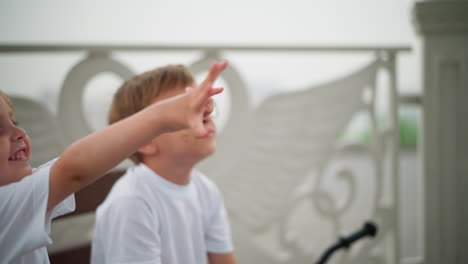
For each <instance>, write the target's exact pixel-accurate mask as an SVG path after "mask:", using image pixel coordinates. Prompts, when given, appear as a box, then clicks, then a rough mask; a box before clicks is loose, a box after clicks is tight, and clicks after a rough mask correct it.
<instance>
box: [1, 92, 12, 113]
mask: <svg viewBox="0 0 468 264" xmlns="http://www.w3.org/2000/svg"><path fill="white" fill-rule="evenodd" d="M0 97H1V98H3V100H5V102H6V103H7V105H8V106H9V107H10V108H11V109H12V110H13V103H12V102H11V99H10V97H8V95H7V94H6V93H4V92H3V91H2V90H0Z"/></svg>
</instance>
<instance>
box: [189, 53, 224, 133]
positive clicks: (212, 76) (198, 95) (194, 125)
mask: <svg viewBox="0 0 468 264" xmlns="http://www.w3.org/2000/svg"><path fill="white" fill-rule="evenodd" d="M227 65H228V63H227V61H222V62H214V63H213V64H212V65H211V68H210V71H209V73H208V75H207V76H206V78H205V80H203V82H201V83H200V84H199V85H198V86H197V87H195V88H187V89H186V95H187V98H188V100H189V101H188V109H187V111H186V121H187V123H188V126H189V127H190V128H191V129H193V130H194V131H195V135H196V136H197V137H204V136H206V135H207V134H208V133H209V131H208V130H207V129H206V128H205V126H204V125H203V118H204V116H205V115H206V114H207V113H206V112H207V110H206V109H207V105H209V104H210V100H212V99H210V98H211V96H213V95H216V94H219V93H221V92H222V91H223V88H213V84H214V82H215V81H216V79H217V78H218V76H219V75H220V74H221V73H222V72H223V71H224V69H226V67H227ZM208 111H209V112H210V113H211V112H212V111H213V107H208Z"/></svg>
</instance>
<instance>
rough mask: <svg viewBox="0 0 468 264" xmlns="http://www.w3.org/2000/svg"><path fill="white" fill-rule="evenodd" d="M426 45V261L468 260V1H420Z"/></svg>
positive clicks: (418, 9) (417, 16) (419, 14)
mask: <svg viewBox="0 0 468 264" xmlns="http://www.w3.org/2000/svg"><path fill="white" fill-rule="evenodd" d="M414 15H415V20H416V23H417V24H416V26H417V29H418V31H419V33H420V34H421V37H422V45H423V54H424V56H423V58H424V61H423V82H424V83H423V87H424V94H423V129H422V132H423V141H422V150H423V173H424V174H423V175H424V181H425V186H424V192H425V193H424V195H425V199H424V200H425V213H424V216H425V239H424V240H425V252H424V260H423V262H424V263H468V251H467V250H466V249H467V247H468V225H467V223H468V206H467V205H466V198H467V195H466V190H467V188H468V180H467V179H468V178H467V172H468V166H467V164H468V163H467V159H468V139H467V135H468V122H466V115H467V113H468V104H467V102H466V101H467V99H468V1H424V2H418V3H417V4H416V5H415V9H414Z"/></svg>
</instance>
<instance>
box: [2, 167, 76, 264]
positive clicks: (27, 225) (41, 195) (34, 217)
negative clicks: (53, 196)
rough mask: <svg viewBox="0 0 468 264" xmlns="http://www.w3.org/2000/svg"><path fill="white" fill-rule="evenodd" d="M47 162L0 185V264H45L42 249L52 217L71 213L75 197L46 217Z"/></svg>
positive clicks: (47, 190) (47, 242)
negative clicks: (8, 182) (15, 180)
mask: <svg viewBox="0 0 468 264" xmlns="http://www.w3.org/2000/svg"><path fill="white" fill-rule="evenodd" d="M54 162H55V160H53V161H51V162H48V163H46V164H44V165H42V166H41V167H39V168H38V169H37V170H33V173H32V174H31V175H29V176H26V177H25V178H24V179H22V180H21V181H19V182H15V183H11V184H8V185H5V186H0V263H12V264H36V263H40V264H44V263H49V257H48V255H47V250H46V248H45V246H46V245H47V244H50V243H52V240H51V239H50V237H49V233H50V222H51V220H52V219H53V218H54V217H57V216H60V215H63V214H66V213H69V212H72V211H73V210H75V198H74V196H73V195H71V196H69V197H67V199H65V200H64V201H63V202H61V203H60V204H58V205H57V206H56V207H55V208H54V210H52V211H50V212H49V213H47V214H46V210H47V200H48V196H49V172H50V167H51V166H52V164H53V163H54Z"/></svg>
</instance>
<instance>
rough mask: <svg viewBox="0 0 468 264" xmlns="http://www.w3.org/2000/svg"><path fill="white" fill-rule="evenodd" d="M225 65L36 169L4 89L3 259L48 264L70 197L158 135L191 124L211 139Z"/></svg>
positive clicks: (0, 158) (0, 169)
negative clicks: (209, 119) (213, 106)
mask: <svg viewBox="0 0 468 264" xmlns="http://www.w3.org/2000/svg"><path fill="white" fill-rule="evenodd" d="M226 65H227V64H226V62H223V63H214V64H213V66H212V67H211V69H210V72H209V74H208V76H207V78H206V79H205V81H204V82H203V83H201V84H200V85H199V86H198V87H196V88H194V89H191V90H190V91H188V92H187V93H184V94H181V95H180V96H177V97H173V98H171V99H168V100H164V101H160V102H158V103H156V104H151V105H149V106H148V107H146V108H145V109H143V108H142V109H140V110H141V111H139V112H138V113H136V114H135V115H133V116H131V117H128V118H125V119H123V120H121V121H119V122H116V123H115V124H113V125H112V126H109V127H107V128H106V129H103V130H101V131H99V132H96V133H94V134H91V135H89V136H87V137H85V138H83V139H81V140H79V141H77V142H75V143H74V144H72V145H71V146H69V147H68V148H67V149H66V150H65V151H64V152H63V154H62V155H61V156H60V157H59V158H58V159H56V160H54V161H51V162H49V163H47V164H46V165H44V166H42V167H40V168H39V169H37V170H32V169H31V167H30V166H29V155H30V153H31V144H30V141H29V138H28V136H27V135H26V132H25V131H24V130H22V129H21V128H19V127H18V126H17V123H16V121H15V118H14V115H13V106H12V104H11V101H10V100H9V98H8V97H7V96H6V95H5V94H4V93H3V92H1V91H0V263H27V264H35V263H41V264H42V263H49V260H48V257H47V251H46V249H45V245H46V244H48V243H50V242H51V241H50V238H49V236H48V233H49V230H50V221H51V218H52V217H54V216H56V215H58V214H62V213H64V212H68V211H70V210H73V208H74V200H73V197H71V198H67V197H69V196H70V195H72V194H73V193H74V192H76V191H78V190H80V189H81V188H83V187H84V186H86V185H88V184H90V183H91V182H93V181H95V180H96V179H97V178H99V177H100V176H101V175H103V174H104V173H106V172H107V171H108V170H110V169H111V168H113V167H114V166H116V165H117V164H119V163H120V162H121V161H122V160H124V159H125V158H127V157H128V156H130V155H131V154H132V153H135V152H136V151H137V150H138V149H139V148H141V147H142V146H144V145H145V144H147V143H148V142H151V140H153V139H154V138H155V137H157V136H160V135H162V134H164V133H168V132H173V131H177V130H181V129H186V128H190V129H191V130H193V131H195V132H194V133H195V135H196V136H200V137H203V138H206V137H207V136H208V135H209V134H210V133H211V128H210V127H208V126H207V125H206V124H204V123H203V120H204V119H205V117H204V116H205V115H206V113H207V111H209V110H207V108H209V106H208V105H207V104H208V103H209V102H210V96H212V95H214V94H217V93H220V92H221V91H222V88H213V87H212V85H213V83H214V81H215V80H216V78H217V76H218V75H219V74H220V73H221V72H222V71H223V70H224V69H225V67H226ZM66 198H67V200H66V201H65V202H63V201H64V200H65V199H66Z"/></svg>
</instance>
